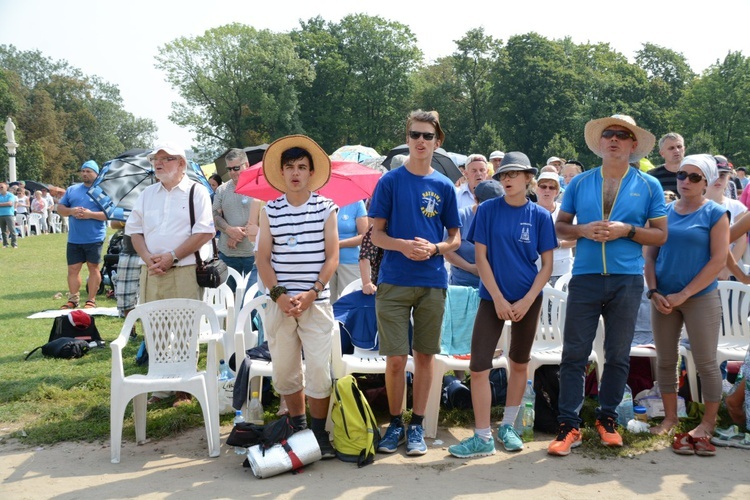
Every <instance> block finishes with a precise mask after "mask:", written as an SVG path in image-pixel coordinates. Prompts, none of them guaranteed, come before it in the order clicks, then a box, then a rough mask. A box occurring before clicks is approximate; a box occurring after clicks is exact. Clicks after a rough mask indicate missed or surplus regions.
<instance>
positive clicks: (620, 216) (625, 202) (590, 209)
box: [560, 167, 667, 275]
mask: <svg viewBox="0 0 750 500" xmlns="http://www.w3.org/2000/svg"><path fill="white" fill-rule="evenodd" d="M601 170H602V168H601V167H597V168H595V169H592V170H588V171H586V172H584V173H582V174H578V175H576V176H575V177H573V179H572V180H571V181H570V184H569V185H568V187H567V188H566V189H565V194H564V195H563V200H562V206H561V207H560V208H561V210H562V211H563V212H567V213H569V214H571V215H574V216H576V217H577V218H578V221H577V223H578V224H588V223H589V222H593V221H600V220H603V218H604V216H603V213H602V211H603V204H602V199H603V195H602V191H603V189H604V182H603V181H604V179H603V177H602V173H601ZM666 215H667V212H666V207H665V205H664V191H662V188H661V184H659V181H658V180H656V178H655V177H653V176H651V175H648V174H645V173H643V172H641V171H640V170H638V169H637V168H633V167H630V168H628V171H627V172H626V173H625V175H624V176H623V177H622V179H621V180H620V188H619V190H618V192H617V195H616V196H615V201H614V203H613V204H612V211H611V213H610V216H609V220H611V221H620V222H623V223H625V224H632V225H634V226H635V227H644V226H645V225H646V222H648V221H649V220H652V219H659V218H662V217H666ZM579 274H643V253H642V246H641V244H640V243H637V242H635V241H633V240H631V239H628V238H618V239H616V240H613V241H607V242H598V241H594V240H590V239H588V238H579V239H578V242H577V243H576V257H575V260H574V261H573V275H579Z"/></svg>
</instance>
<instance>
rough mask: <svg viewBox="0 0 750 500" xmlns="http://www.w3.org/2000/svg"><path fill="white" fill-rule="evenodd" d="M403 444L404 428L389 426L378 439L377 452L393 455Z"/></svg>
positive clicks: (404, 438) (404, 437)
mask: <svg viewBox="0 0 750 500" xmlns="http://www.w3.org/2000/svg"><path fill="white" fill-rule="evenodd" d="M405 442H406V433H405V432H404V427H403V426H402V425H399V426H394V425H393V424H391V425H389V426H388V429H387V430H386V431H385V435H384V436H383V437H382V438H381V439H380V444H378V451H379V452H380V453H394V452H395V451H396V450H397V449H398V447H399V446H401V445H402V444H404V443H405Z"/></svg>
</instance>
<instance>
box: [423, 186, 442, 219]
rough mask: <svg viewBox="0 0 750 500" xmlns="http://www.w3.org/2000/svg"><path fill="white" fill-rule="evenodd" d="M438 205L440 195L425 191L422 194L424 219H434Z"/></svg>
mask: <svg viewBox="0 0 750 500" xmlns="http://www.w3.org/2000/svg"><path fill="white" fill-rule="evenodd" d="M438 204H440V195H439V194H437V193H436V192H434V191H425V192H424V193H422V207H421V210H422V213H423V214H424V215H425V216H426V217H435V216H436V215H437V214H438V209H437V207H438Z"/></svg>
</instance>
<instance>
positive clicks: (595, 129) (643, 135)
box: [584, 115, 656, 162]
mask: <svg viewBox="0 0 750 500" xmlns="http://www.w3.org/2000/svg"><path fill="white" fill-rule="evenodd" d="M612 125H619V126H621V127H625V128H626V129H628V130H630V131H631V132H633V135H635V139H636V141H638V146H637V147H636V148H635V151H633V153H632V154H631V155H630V161H631V162H634V161H638V160H640V159H641V158H643V157H645V156H648V154H649V153H650V152H651V150H652V149H654V144H656V137H654V134H652V133H651V132H649V131H647V130H644V129H642V128H640V127H639V126H637V125H636V124H635V120H634V119H633V118H632V117H630V116H628V115H612V116H609V117H607V118H599V119H598V120H591V121H590V122H588V123H587V124H586V128H585V129H584V136H585V138H586V145H587V146H588V147H589V149H590V150H591V151H592V152H593V153H594V154H595V155H596V156H598V157H600V158H601V157H602V151H601V149H600V148H599V139H601V137H602V132H603V131H604V129H606V128H607V127H610V126H612Z"/></svg>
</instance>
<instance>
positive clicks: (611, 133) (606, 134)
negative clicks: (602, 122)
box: [602, 129, 635, 141]
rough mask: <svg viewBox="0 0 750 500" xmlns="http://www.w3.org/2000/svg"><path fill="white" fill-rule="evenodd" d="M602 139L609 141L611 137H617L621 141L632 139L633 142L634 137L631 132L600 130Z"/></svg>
mask: <svg viewBox="0 0 750 500" xmlns="http://www.w3.org/2000/svg"><path fill="white" fill-rule="evenodd" d="M602 137H604V138H605V139H611V138H612V137H617V138H618V139H620V140H621V141H624V140H625V139H633V140H635V136H634V135H633V132H630V131H629V130H610V129H607V130H602Z"/></svg>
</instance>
